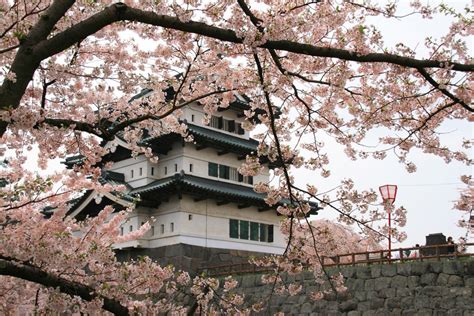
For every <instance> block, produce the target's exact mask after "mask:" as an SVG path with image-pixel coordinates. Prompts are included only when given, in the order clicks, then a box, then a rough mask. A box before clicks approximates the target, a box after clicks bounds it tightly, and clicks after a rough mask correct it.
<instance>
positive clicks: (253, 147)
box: [188, 123, 258, 152]
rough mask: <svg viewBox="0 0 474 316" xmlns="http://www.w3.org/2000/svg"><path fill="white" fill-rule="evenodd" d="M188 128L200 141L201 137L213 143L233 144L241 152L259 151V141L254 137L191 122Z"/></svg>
mask: <svg viewBox="0 0 474 316" xmlns="http://www.w3.org/2000/svg"><path fill="white" fill-rule="evenodd" d="M188 130H189V133H191V134H192V135H193V136H194V139H196V140H197V141H199V139H201V140H208V141H211V142H213V143H217V144H222V145H226V146H231V147H233V148H235V149H236V150H239V152H240V151H241V150H244V151H246V152H247V151H255V152H256V151H257V146H258V141H256V140H255V139H252V138H250V139H245V138H241V137H237V136H233V135H229V134H225V133H222V132H218V131H214V130H212V129H209V128H206V127H201V126H197V125H194V124H189V123H188Z"/></svg>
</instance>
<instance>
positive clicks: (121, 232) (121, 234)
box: [120, 227, 123, 236]
mask: <svg viewBox="0 0 474 316" xmlns="http://www.w3.org/2000/svg"><path fill="white" fill-rule="evenodd" d="M120 236H123V227H120Z"/></svg>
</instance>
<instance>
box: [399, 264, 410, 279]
mask: <svg viewBox="0 0 474 316" xmlns="http://www.w3.org/2000/svg"><path fill="white" fill-rule="evenodd" d="M411 265H412V263H400V264H397V265H396V266H397V274H400V275H404V276H409V275H411Z"/></svg>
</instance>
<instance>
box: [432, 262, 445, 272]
mask: <svg viewBox="0 0 474 316" xmlns="http://www.w3.org/2000/svg"><path fill="white" fill-rule="evenodd" d="M442 271H443V262H442V261H433V262H430V272H433V273H441V272H442Z"/></svg>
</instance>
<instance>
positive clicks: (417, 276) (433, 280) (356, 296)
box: [221, 258, 474, 316]
mask: <svg viewBox="0 0 474 316" xmlns="http://www.w3.org/2000/svg"><path fill="white" fill-rule="evenodd" d="M328 272H329V274H330V275H333V274H336V273H339V272H340V273H342V274H343V275H344V279H345V285H346V287H347V288H348V291H347V293H346V294H344V295H333V294H329V295H326V296H325V297H324V298H323V299H322V300H319V301H314V300H312V299H311V298H310V295H311V292H314V291H319V290H323V289H327V288H328V286H327V285H324V284H323V285H319V284H317V283H315V282H314V280H313V278H312V273H310V272H303V273H302V274H301V275H299V276H283V278H282V279H283V281H284V282H286V284H287V285H288V283H289V282H292V283H296V284H301V285H303V290H302V292H300V293H299V294H297V295H296V296H290V295H289V294H288V293H287V292H286V293H285V294H283V295H278V294H276V293H274V294H272V295H271V296H270V295H269V293H271V286H270V285H265V284H263V283H262V282H260V281H259V280H260V278H261V274H247V275H241V276H238V279H239V281H240V283H239V287H238V288H237V289H236V292H237V293H244V294H245V300H246V304H247V306H249V304H253V303H256V302H261V301H263V302H265V303H266V304H267V306H268V309H267V310H265V311H262V312H260V313H253V314H252V315H273V314H274V313H276V312H282V313H284V314H285V315H347V316H365V315H377V316H378V315H430V316H431V315H432V316H434V315H460V316H474V259H473V258H463V259H454V260H447V259H446V260H441V261H423V262H406V263H392V264H378V265H376V264H373V265H370V266H356V267H351V266H347V267H340V268H330V269H328ZM269 312H270V314H269ZM221 313H222V315H225V314H226V311H224V310H223V311H221Z"/></svg>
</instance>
